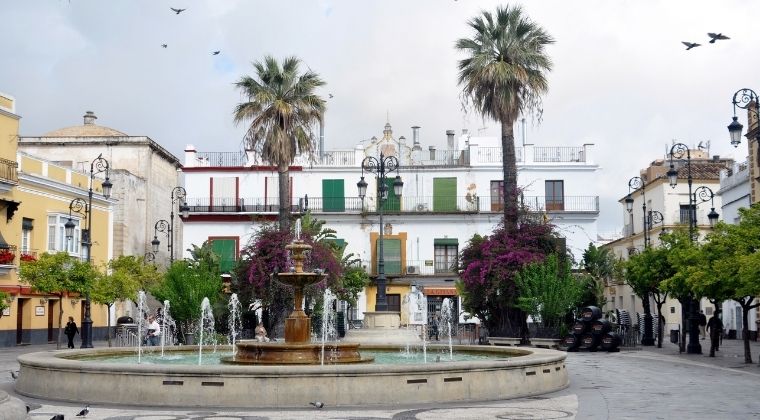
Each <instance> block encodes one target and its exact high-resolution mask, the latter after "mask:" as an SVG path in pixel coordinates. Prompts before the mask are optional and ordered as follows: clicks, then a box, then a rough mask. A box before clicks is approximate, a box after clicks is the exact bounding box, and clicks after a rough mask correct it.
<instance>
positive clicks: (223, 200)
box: [211, 176, 238, 211]
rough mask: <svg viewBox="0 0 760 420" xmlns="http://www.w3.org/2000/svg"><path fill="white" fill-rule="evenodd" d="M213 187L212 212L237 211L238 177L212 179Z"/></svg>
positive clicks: (216, 177)
mask: <svg viewBox="0 0 760 420" xmlns="http://www.w3.org/2000/svg"><path fill="white" fill-rule="evenodd" d="M211 183H212V184H211V185H212V186H213V191H212V196H213V200H212V202H211V211H236V210H237V209H236V207H237V202H238V179H237V177H234V176H233V177H230V176H225V177H219V176H215V177H213V178H212V179H211Z"/></svg>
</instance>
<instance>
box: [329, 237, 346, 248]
mask: <svg viewBox="0 0 760 420" xmlns="http://www.w3.org/2000/svg"><path fill="white" fill-rule="evenodd" d="M324 241H325V242H327V243H332V244H335V247H336V248H338V249H341V250H342V249H345V248H346V240H345V239H340V238H325V239H324Z"/></svg>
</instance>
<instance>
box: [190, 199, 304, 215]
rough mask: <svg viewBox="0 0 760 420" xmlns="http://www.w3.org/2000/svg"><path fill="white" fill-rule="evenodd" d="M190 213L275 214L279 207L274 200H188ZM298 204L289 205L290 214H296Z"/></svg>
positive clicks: (299, 209)
mask: <svg viewBox="0 0 760 420" xmlns="http://www.w3.org/2000/svg"><path fill="white" fill-rule="evenodd" d="M187 204H188V206H189V207H190V213H277V212H278V211H279V209H280V205H279V203H278V202H277V199H276V198H263V197H257V198H224V197H214V198H208V197H202V198H188V199H187ZM300 211H301V207H300V205H299V204H298V203H296V204H292V205H291V212H294V213H298V212H300Z"/></svg>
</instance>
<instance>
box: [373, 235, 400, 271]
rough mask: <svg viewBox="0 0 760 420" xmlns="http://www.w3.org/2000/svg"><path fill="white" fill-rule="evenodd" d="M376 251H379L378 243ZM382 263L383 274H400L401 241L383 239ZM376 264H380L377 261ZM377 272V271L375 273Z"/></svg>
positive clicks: (378, 243)
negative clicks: (383, 265) (383, 264)
mask: <svg viewBox="0 0 760 420" xmlns="http://www.w3.org/2000/svg"><path fill="white" fill-rule="evenodd" d="M376 246H377V251H378V252H379V251H380V242H379V241H377V242H376ZM383 262H384V263H385V267H384V268H385V274H401V240H400V239H383ZM377 264H380V262H379V259H378V262H377ZM376 272H379V271H376Z"/></svg>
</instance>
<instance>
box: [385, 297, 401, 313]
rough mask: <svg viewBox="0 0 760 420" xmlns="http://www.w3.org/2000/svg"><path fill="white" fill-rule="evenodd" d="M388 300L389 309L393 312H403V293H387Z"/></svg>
mask: <svg viewBox="0 0 760 420" xmlns="http://www.w3.org/2000/svg"><path fill="white" fill-rule="evenodd" d="M385 298H386V300H387V302H388V310H389V311H391V312H401V295H399V294H395V295H385Z"/></svg>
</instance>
